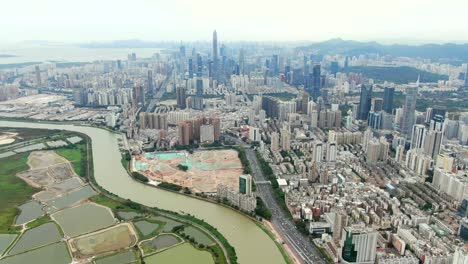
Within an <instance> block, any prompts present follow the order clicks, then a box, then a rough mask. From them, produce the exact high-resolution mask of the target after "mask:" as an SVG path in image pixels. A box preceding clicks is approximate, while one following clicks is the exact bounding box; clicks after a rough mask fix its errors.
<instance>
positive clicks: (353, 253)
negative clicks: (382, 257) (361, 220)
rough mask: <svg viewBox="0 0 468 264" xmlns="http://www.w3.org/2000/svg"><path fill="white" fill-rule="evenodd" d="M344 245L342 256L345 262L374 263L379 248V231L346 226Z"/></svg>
mask: <svg viewBox="0 0 468 264" xmlns="http://www.w3.org/2000/svg"><path fill="white" fill-rule="evenodd" d="M342 247H343V251H342V255H341V257H342V260H343V263H359V264H371V263H374V262H375V257H376V248H377V232H376V231H375V230H372V229H371V228H369V229H366V228H364V227H345V235H344V236H343V239H342Z"/></svg>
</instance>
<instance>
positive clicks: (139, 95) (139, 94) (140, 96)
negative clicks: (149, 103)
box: [133, 86, 145, 105]
mask: <svg viewBox="0 0 468 264" xmlns="http://www.w3.org/2000/svg"><path fill="white" fill-rule="evenodd" d="M133 91H134V98H135V101H136V103H137V104H141V105H145V89H144V88H143V86H135V87H134V88H133Z"/></svg>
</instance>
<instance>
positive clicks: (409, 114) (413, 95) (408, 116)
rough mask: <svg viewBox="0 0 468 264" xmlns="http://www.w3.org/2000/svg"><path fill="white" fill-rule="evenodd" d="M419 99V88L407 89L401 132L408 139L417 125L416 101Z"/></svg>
mask: <svg viewBox="0 0 468 264" xmlns="http://www.w3.org/2000/svg"><path fill="white" fill-rule="evenodd" d="M417 97H418V87H411V88H407V89H406V97H405V104H404V105H403V121H402V124H401V132H402V133H403V134H405V135H407V137H409V136H410V135H411V129H412V128H413V125H414V123H415V120H414V119H415V116H414V111H415V110H416V99H417Z"/></svg>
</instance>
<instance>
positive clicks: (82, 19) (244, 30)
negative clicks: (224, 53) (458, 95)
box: [0, 0, 468, 43]
mask: <svg viewBox="0 0 468 264" xmlns="http://www.w3.org/2000/svg"><path fill="white" fill-rule="evenodd" d="M1 9H2V12H1V15H0V26H1V37H0V43H13V42H19V41H24V40H48V41H58V42H88V41H110V40H117V39H134V38H138V39H143V40H153V41H158V40H209V39H210V38H211V32H212V30H213V29H217V31H218V38H219V39H220V40H260V41H262V40H274V41H291V40H308V41H320V40H325V39H329V38H336V37H341V38H345V39H355V40H378V41H390V42H416V41H437V42H449V41H466V42H468V20H467V16H468V0H320V1H317V0H281V1H277V0H229V1H228V0H125V1H124V0H2V1H1Z"/></svg>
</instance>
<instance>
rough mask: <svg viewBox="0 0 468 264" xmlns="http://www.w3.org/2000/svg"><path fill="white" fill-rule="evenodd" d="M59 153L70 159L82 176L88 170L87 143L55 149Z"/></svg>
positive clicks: (77, 172)
mask: <svg viewBox="0 0 468 264" xmlns="http://www.w3.org/2000/svg"><path fill="white" fill-rule="evenodd" d="M55 152H57V154H59V155H60V156H62V157H64V158H65V159H67V160H69V161H70V162H71V163H72V166H73V169H74V170H75V172H76V174H78V175H79V176H81V177H84V176H85V172H86V144H85V143H79V144H76V145H73V146H72V147H66V148H60V149H57V150H55Z"/></svg>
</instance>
